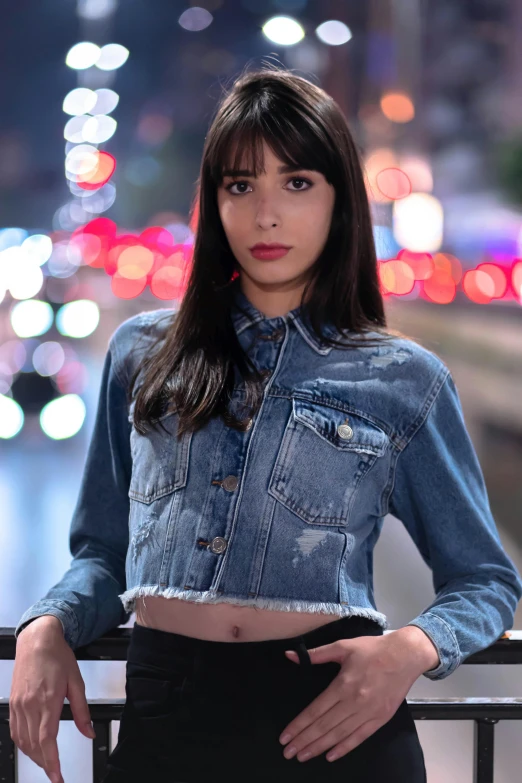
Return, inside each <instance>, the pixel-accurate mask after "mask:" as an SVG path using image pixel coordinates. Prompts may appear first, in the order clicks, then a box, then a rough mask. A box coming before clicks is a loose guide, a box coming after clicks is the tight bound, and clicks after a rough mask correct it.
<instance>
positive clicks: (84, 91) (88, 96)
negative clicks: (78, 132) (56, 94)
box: [62, 87, 98, 117]
mask: <svg viewBox="0 0 522 783" xmlns="http://www.w3.org/2000/svg"><path fill="white" fill-rule="evenodd" d="M97 101H98V96H97V95H96V93H95V92H94V90H89V89H88V88H87V87H76V88H75V89H74V90H71V91H70V92H68V93H67V95H66V96H65V98H64V99H63V104H62V109H63V110H64V112H65V114H71V115H72V116H74V117H76V116H79V115H80V114H87V113H88V112H90V111H92V110H93V109H94V107H95V106H96V103H97Z"/></svg>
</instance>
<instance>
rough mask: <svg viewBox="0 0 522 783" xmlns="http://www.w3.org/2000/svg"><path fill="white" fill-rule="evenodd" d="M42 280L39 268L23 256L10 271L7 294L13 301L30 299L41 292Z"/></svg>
mask: <svg viewBox="0 0 522 783" xmlns="http://www.w3.org/2000/svg"><path fill="white" fill-rule="evenodd" d="M22 252H23V251H22ZM43 280H44V277H43V272H42V270H41V268H40V267H39V266H38V264H35V263H34V261H32V260H31V259H30V258H28V257H27V256H26V255H25V254H24V255H23V256H22V258H20V260H19V261H18V263H17V264H16V266H14V267H13V269H12V270H11V277H10V280H9V292H10V294H11V296H12V297H13V299H31V298H32V297H33V296H36V294H38V293H39V291H40V290H41V288H42V285H43Z"/></svg>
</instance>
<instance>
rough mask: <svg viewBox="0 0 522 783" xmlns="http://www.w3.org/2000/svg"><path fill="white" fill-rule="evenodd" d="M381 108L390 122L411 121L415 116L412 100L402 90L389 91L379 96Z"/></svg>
mask: <svg viewBox="0 0 522 783" xmlns="http://www.w3.org/2000/svg"><path fill="white" fill-rule="evenodd" d="M381 110H382V113H383V114H384V116H385V117H387V118H388V119H389V120H391V121H392V122H401V123H402V122H411V120H412V119H413V118H414V116H415V109H414V106H413V102H412V100H411V98H410V96H409V95H406V93H402V92H389V93H388V94H387V95H383V96H382V98H381Z"/></svg>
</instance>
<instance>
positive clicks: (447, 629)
mask: <svg viewBox="0 0 522 783" xmlns="http://www.w3.org/2000/svg"><path fill="white" fill-rule="evenodd" d="M235 283H236V288H235V291H236V294H235V306H234V308H233V310H232V320H233V324H234V328H235V330H236V333H237V335H238V339H239V341H240V343H241V345H242V347H243V348H244V349H245V350H246V351H247V352H248V354H249V356H250V357H251V358H252V360H253V362H254V364H255V365H256V367H257V368H258V369H259V370H265V373H264V375H265V378H264V381H263V384H264V395H263V402H262V405H261V408H260V409H259V411H258V412H257V413H256V415H255V416H254V417H253V419H251V420H249V421H248V424H247V426H245V428H244V431H238V430H236V429H233V428H231V427H229V426H227V425H226V424H225V423H224V421H223V420H222V419H221V418H213V419H211V420H210V422H209V423H208V424H207V425H206V426H205V427H203V428H202V429H200V430H199V431H198V432H196V433H192V432H188V433H185V435H184V436H183V437H182V438H181V440H179V441H178V440H176V438H175V433H176V426H177V413H176V412H174V413H170V414H166V415H164V416H163V417H161V419H160V421H161V423H162V424H163V427H164V428H165V429H164V430H163V429H162V428H161V427H159V426H158V427H157V428H156V430H155V429H152V428H151V429H150V430H149V431H148V432H147V434H146V435H141V434H139V433H138V431H137V430H136V429H135V427H134V426H133V423H132V414H133V406H134V401H132V402H131V404H130V406H129V405H127V402H126V387H127V383H128V379H129V377H130V375H131V373H132V372H133V371H134V369H135V368H136V367H137V366H138V364H139V361H140V357H143V356H144V354H145V352H146V351H147V350H150V348H151V347H152V345H153V341H154V340H156V338H157V335H158V332H157V331H156V329H157V327H158V326H160V325H163V326H164V325H165V322H166V319H170V318H174V317H175V310H173V309H169V308H160V309H157V310H152V311H146V312H142V313H139V314H138V315H135V316H132V317H131V318H128V319H127V320H125V321H123V323H121V324H120V325H119V326H118V328H117V329H116V330H115V331H114V332H113V334H112V335H111V337H110V339H109V343H108V350H107V353H106V356H105V360H104V365H103V373H102V379H101V388H100V394H99V401H98V407H97V413H96V419H95V424H94V430H93V433H92V437H91V441H90V444H89V449H88V453H87V458H86V464H85V469H84V473H83V478H82V482H81V488H80V492H79V496H78V500H77V504H76V508H75V510H74V514H73V518H72V523H71V528H70V539H69V543H70V550H71V554H72V556H73V560H72V562H71V566H70V568H69V570H68V571H67V572H66V573H65V574H64V576H63V578H62V579H61V580H60V581H59V582H58V583H57V584H56V585H55V586H54V587H52V588H51V589H50V590H49V591H48V592H47V594H46V595H45V597H43V598H42V599H41V600H39V601H37V602H36V603H35V604H34V605H33V606H31V607H30V608H29V609H28V610H27V611H26V612H25V613H24V614H23V616H22V617H21V619H20V621H19V624H18V626H17V628H16V629H15V636H17V635H18V634H19V633H20V631H21V629H22V627H23V626H24V624H25V623H27V622H28V621H30V620H31V619H34V618H35V617H38V616H40V615H43V614H51V615H55V616H56V617H58V618H59V619H60V621H61V622H62V625H63V629H64V636H65V639H66V641H67V643H68V644H69V645H70V646H71V647H72V648H73V649H75V648H76V647H79V646H83V645H86V644H88V643H89V642H91V641H92V640H94V639H96V638H98V637H99V636H101V635H103V634H104V633H106V632H107V631H109V630H111V629H112V628H114V627H116V626H118V625H120V624H123V623H127V622H128V620H129V618H130V615H131V613H132V612H133V611H134V605H135V599H136V597H137V596H143V595H145V596H146V595H162V596H165V597H167V598H168V597H176V598H180V599H184V600H188V601H196V602H206V603H218V602H228V603H232V604H236V605H240V606H257V607H260V608H264V609H272V610H278V611H293V612H294V611H299V612H309V613H314V612H318V613H324V614H333V615H336V616H338V617H344V616H347V615H359V616H363V617H367V618H370V619H373V620H374V621H376V622H377V623H378V624H379V625H380V626H381V627H382V628H383V629H384V630H386V629H387V628H388V624H387V620H386V616H385V615H383V614H382V613H380V612H379V611H377V608H376V604H375V599H374V592H373V556H372V553H373V549H374V546H375V544H376V542H377V540H378V538H379V535H380V533H381V530H382V526H383V523H384V519H385V517H386V515H387V514H388V513H391V514H393V515H394V516H396V517H397V518H398V519H399V520H401V521H402V523H403V524H404V525H405V527H406V529H407V531H408V532H409V534H410V535H411V537H412V539H413V541H414V542H415V544H416V546H417V547H418V550H419V552H420V554H421V556H422V558H423V559H424V561H425V562H426V563H427V565H428V566H429V567H430V569H431V570H432V575H433V586H434V590H435V594H436V596H435V599H434V601H433V602H432V603H431V604H430V605H429V606H428V607H426V608H425V609H424V610H423V611H422V612H421V613H420V614H419V615H418V617H415V618H414V619H412V620H411V622H410V623H408V624H409V625H416V626H418V627H419V628H421V629H422V630H423V631H424V632H425V633H426V634H427V636H428V637H429V638H430V639H431V640H432V642H433V644H434V645H435V647H436V649H437V651H438V653H439V659H440V663H439V665H438V666H437V667H436V668H435V669H431V670H429V671H427V672H424V676H426V677H428V678H429V679H432V680H441V679H444V678H445V677H447V676H448V675H450V674H451V673H452V672H453V671H454V670H455V669H456V668H457V667H458V666H459V665H460V664H461V663H462V661H463V660H464V659H465V658H466V657H467V656H469V655H471V654H472V653H474V652H477V651H479V650H481V649H484V648H485V647H488V646H489V645H490V644H492V643H493V642H494V641H496V640H497V639H498V638H499V637H500V636H501V635H502V634H503V632H504V631H505V630H507V629H510V628H512V623H513V619H514V613H515V609H516V606H517V603H518V601H519V600H520V598H521V597H522V580H521V578H520V575H519V574H518V572H517V570H516V568H515V566H514V564H513V562H512V561H511V560H510V558H509V557H508V556H507V554H506V552H505V551H504V549H503V547H502V544H501V541H500V538H499V534H498V531H497V528H496V524H495V521H494V518H493V516H492V513H491V509H490V506H489V500H488V495H487V491H486V487H485V484H484V478H483V474H482V472H481V468H480V465H479V462H478V459H477V455H476V452H475V450H474V448H473V445H472V442H471V440H470V437H469V434H468V432H467V429H466V426H465V422H464V417H463V413H462V408H461V404H460V399H459V396H458V393H457V389H456V387H455V383H454V381H453V378H452V376H451V374H450V371H449V370H448V368H447V366H446V365H445V364H444V362H443V361H442V360H441V359H440V358H439V357H437V356H436V355H435V354H434V353H432V352H431V351H429V350H428V349H426V348H424V347H422V346H420V345H419V344H417V343H415V342H413V341H410V340H407V339H405V338H401V337H397V336H394V337H393V339H392V340H391V341H389V342H385V343H383V344H382V345H381V346H380V347H377V348H376V347H369V346H365V345H364V344H363V345H361V346H360V347H357V348H348V349H347V348H345V347H343V348H336V347H330V346H327V345H325V344H324V343H323V342H322V341H320V340H318V339H317V338H316V337H315V336H314V333H313V332H312V330H311V328H310V326H309V325H308V322H307V320H306V318H305V317H304V316H303V317H302V316H300V315H299V312H298V310H299V308H296V309H295V310H291V311H290V312H288V313H286V314H285V315H284V316H280V317H273V318H267V317H265V316H264V314H263V313H262V312H260V311H259V310H258V309H257V308H256V307H254V306H253V305H252V303H251V302H250V301H249V300H248V299H247V298H246V296H245V295H244V294H243V293H242V292H241V290H240V289H239V286H238V285H237V279H236V281H235ZM239 307H241V310H240V309H239ZM333 329H334V327H333V325H329V324H327V325H325V330H326V331H330V332H331V331H332V330H333ZM336 336H337V337H339V336H341V337H342V335H340V334H339V333H338V332H337V335H336ZM240 381H241V378H238V382H237V383H236V386H235V388H234V393H233V396H232V399H231V402H230V406H231V410H233V412H234V413H235V414H236V415H242V408H241V403H242V400H243V397H244V394H243V391H244V387H243V384H242V383H241V382H240ZM139 382H140V381H139V378H138V384H139Z"/></svg>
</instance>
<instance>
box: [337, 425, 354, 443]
mask: <svg viewBox="0 0 522 783" xmlns="http://www.w3.org/2000/svg"><path fill="white" fill-rule="evenodd" d="M337 434H338V435H339V437H340V438H344V439H345V440H350V438H353V430H352V428H351V427H350V426H349V425H348V424H340V425H339V426H338V427H337Z"/></svg>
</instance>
